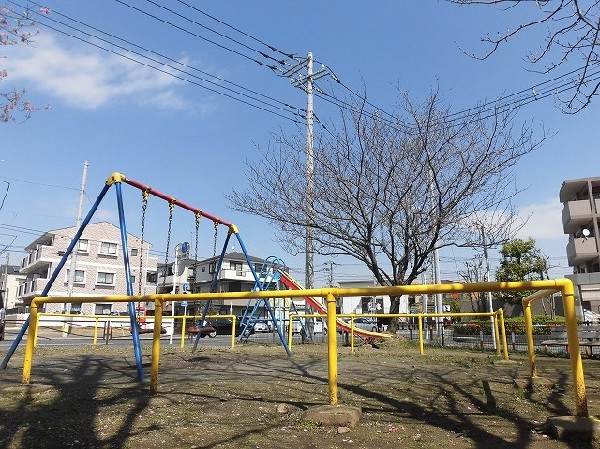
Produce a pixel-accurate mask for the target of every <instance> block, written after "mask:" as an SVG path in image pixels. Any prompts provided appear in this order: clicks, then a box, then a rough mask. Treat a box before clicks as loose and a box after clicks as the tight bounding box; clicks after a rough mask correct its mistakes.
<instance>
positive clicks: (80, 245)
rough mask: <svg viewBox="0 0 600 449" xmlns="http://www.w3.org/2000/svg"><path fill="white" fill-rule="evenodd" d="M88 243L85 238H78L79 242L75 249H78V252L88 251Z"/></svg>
mask: <svg viewBox="0 0 600 449" xmlns="http://www.w3.org/2000/svg"><path fill="white" fill-rule="evenodd" d="M89 244H90V242H89V241H88V240H87V239H79V243H78V245H77V251H79V252H80V253H87V252H89V249H88V248H89Z"/></svg>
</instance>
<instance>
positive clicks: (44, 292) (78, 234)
mask: <svg viewBox="0 0 600 449" xmlns="http://www.w3.org/2000/svg"><path fill="white" fill-rule="evenodd" d="M109 188H110V184H108V183H107V184H105V185H104V188H103V189H102V191H101V192H100V194H99V195H98V197H97V198H96V201H95V202H94V204H93V205H92V207H91V209H90V211H89V212H88V213H87V215H86V216H85V218H84V220H83V221H82V222H81V226H80V227H79V229H78V230H77V232H76V233H75V236H74V237H73V239H72V240H71V243H70V244H69V246H68V248H67V250H66V251H65V254H64V255H63V256H62V258H61V259H60V262H58V265H57V266H56V268H55V269H54V271H53V272H52V275H51V276H50V279H49V280H48V283H47V284H46V286H45V287H44V290H42V293H41V294H40V296H48V292H49V291H50V289H51V288H52V284H53V283H54V281H55V280H56V277H57V276H58V273H60V270H62V268H63V267H64V265H65V263H66V262H67V259H68V257H69V255H70V254H71V253H72V252H73V248H75V245H76V244H77V242H78V241H79V238H80V237H81V234H83V230H84V229H85V227H86V226H87V225H88V223H89V222H90V220H91V219H92V217H93V216H94V214H95V213H96V210H97V209H98V206H99V205H100V202H101V201H102V198H104V195H106V192H108V189H109ZM28 327H29V317H27V319H26V320H25V322H24V323H23V326H22V327H21V330H20V331H19V333H18V334H17V337H16V338H15V340H14V341H13V342H12V345H11V346H10V348H9V349H8V353H7V354H6V356H5V357H4V360H3V361H2V364H0V369H6V367H7V366H8V361H9V360H10V358H11V357H12V355H13V354H14V353H15V351H16V350H17V348H18V346H19V344H20V343H21V340H22V339H23V336H24V335H25V331H27V328H28Z"/></svg>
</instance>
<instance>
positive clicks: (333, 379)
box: [23, 279, 589, 417]
mask: <svg viewBox="0 0 600 449" xmlns="http://www.w3.org/2000/svg"><path fill="white" fill-rule="evenodd" d="M523 290H535V291H538V293H536V294H534V295H533V296H534V297H535V298H539V297H541V296H544V295H547V294H548V292H556V291H560V292H561V294H562V298H563V307H564V311H565V324H566V326H567V329H568V331H567V334H568V346H569V357H570V361H571V368H572V376H571V379H572V382H573V387H574V396H575V400H574V403H575V416H576V417H587V416H588V414H589V412H588V408H587V397H586V392H585V382H584V376H583V365H582V360H581V353H580V348H579V342H578V339H577V317H576V314H575V294H574V289H573V282H572V281H571V280H569V279H555V280H545V281H522V282H480V283H473V284H460V283H455V284H434V285H428V284H425V285H402V286H395V287H364V288H345V289H340V288H325V289H311V290H287V291H278V292H274V291H265V292H263V291H258V292H226V293H193V294H191V295H185V294H176V295H164V294H161V295H149V296H138V297H131V296H107V297H101V298H89V297H87V298H86V297H80V298H75V297H69V299H68V300H69V301H77V302H82V303H84V302H93V301H97V300H104V301H113V302H126V301H132V300H139V301H154V303H155V307H156V310H155V317H154V319H155V326H154V334H153V344H152V363H151V370H152V377H151V383H150V392H151V393H152V394H155V393H157V392H158V367H159V363H160V360H159V359H160V331H159V328H160V324H161V322H162V311H163V304H164V303H165V302H167V301H173V300H176V301H177V300H183V299H190V300H195V301H212V300H214V299H217V298H219V299H232V300H233V299H246V300H248V299H261V298H288V297H289V298H302V297H307V296H308V297H321V298H324V299H325V300H326V304H327V324H328V327H329V328H330V329H333V328H334V327H335V326H336V318H337V315H336V298H338V297H345V296H375V295H397V296H399V295H416V294H424V293H427V294H433V293H471V292H496V291H504V292H508V291H523ZM540 290H541V292H539V291H540ZM535 298H526V300H527V301H526V300H524V306H525V319H526V325H527V327H528V331H527V334H528V335H527V336H528V341H529V342H530V345H531V347H530V353H529V356H530V361H531V362H532V366H534V364H535V353H534V352H533V338H532V328H531V310H527V309H528V308H529V302H530V301H532V300H533V299H535ZM66 300H67V297H51V298H45V297H37V298H34V299H33V301H32V302H31V317H32V320H33V321H32V322H33V323H34V325H33V326H32V327H31V328H30V330H29V335H28V338H27V348H26V351H25V359H24V363H23V383H24V384H28V383H29V382H30V374H31V365H32V360H33V348H34V340H35V336H36V332H37V325H36V323H37V314H38V311H37V309H38V305H40V304H44V303H62V302H65V301H66ZM503 344H504V345H505V344H506V343H505V342H504V343H503ZM327 351H328V389H329V403H330V404H331V405H335V404H337V402H338V396H337V393H338V390H337V379H338V373H337V357H338V352H337V351H338V348H337V338H336V335H335V332H329V333H328V334H327ZM533 373H534V372H533V370H532V377H533V375H534V374H533Z"/></svg>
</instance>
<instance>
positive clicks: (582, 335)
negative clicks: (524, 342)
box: [541, 325, 600, 356]
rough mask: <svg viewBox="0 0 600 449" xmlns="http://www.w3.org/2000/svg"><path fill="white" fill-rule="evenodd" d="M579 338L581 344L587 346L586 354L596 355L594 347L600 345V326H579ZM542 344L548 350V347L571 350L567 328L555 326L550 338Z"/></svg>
mask: <svg viewBox="0 0 600 449" xmlns="http://www.w3.org/2000/svg"><path fill="white" fill-rule="evenodd" d="M577 338H578V340H579V346H580V347H583V348H585V353H586V355H590V356H591V355H594V352H593V348H594V347H597V346H600V326H597V325H591V326H579V327H578V328H577ZM541 345H542V346H543V347H544V350H545V351H546V352H547V351H548V347H552V346H559V347H564V350H565V352H566V353H568V352H569V343H568V338H567V328H566V327H565V326H557V327H553V328H552V330H551V331H550V339H549V340H544V341H542V343H541Z"/></svg>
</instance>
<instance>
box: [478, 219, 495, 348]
mask: <svg viewBox="0 0 600 449" xmlns="http://www.w3.org/2000/svg"><path fill="white" fill-rule="evenodd" d="M481 239H482V240H483V258H484V259H485V282H490V260H489V259H488V251H487V241H486V239H485V228H484V227H483V226H482V227H481ZM486 296H487V300H488V309H489V311H490V312H493V311H494V305H493V304H492V292H490V291H489V290H488V291H487V292H486ZM490 324H491V325H492V342H493V343H494V349H496V332H494V317H493V316H491V317H490Z"/></svg>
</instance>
